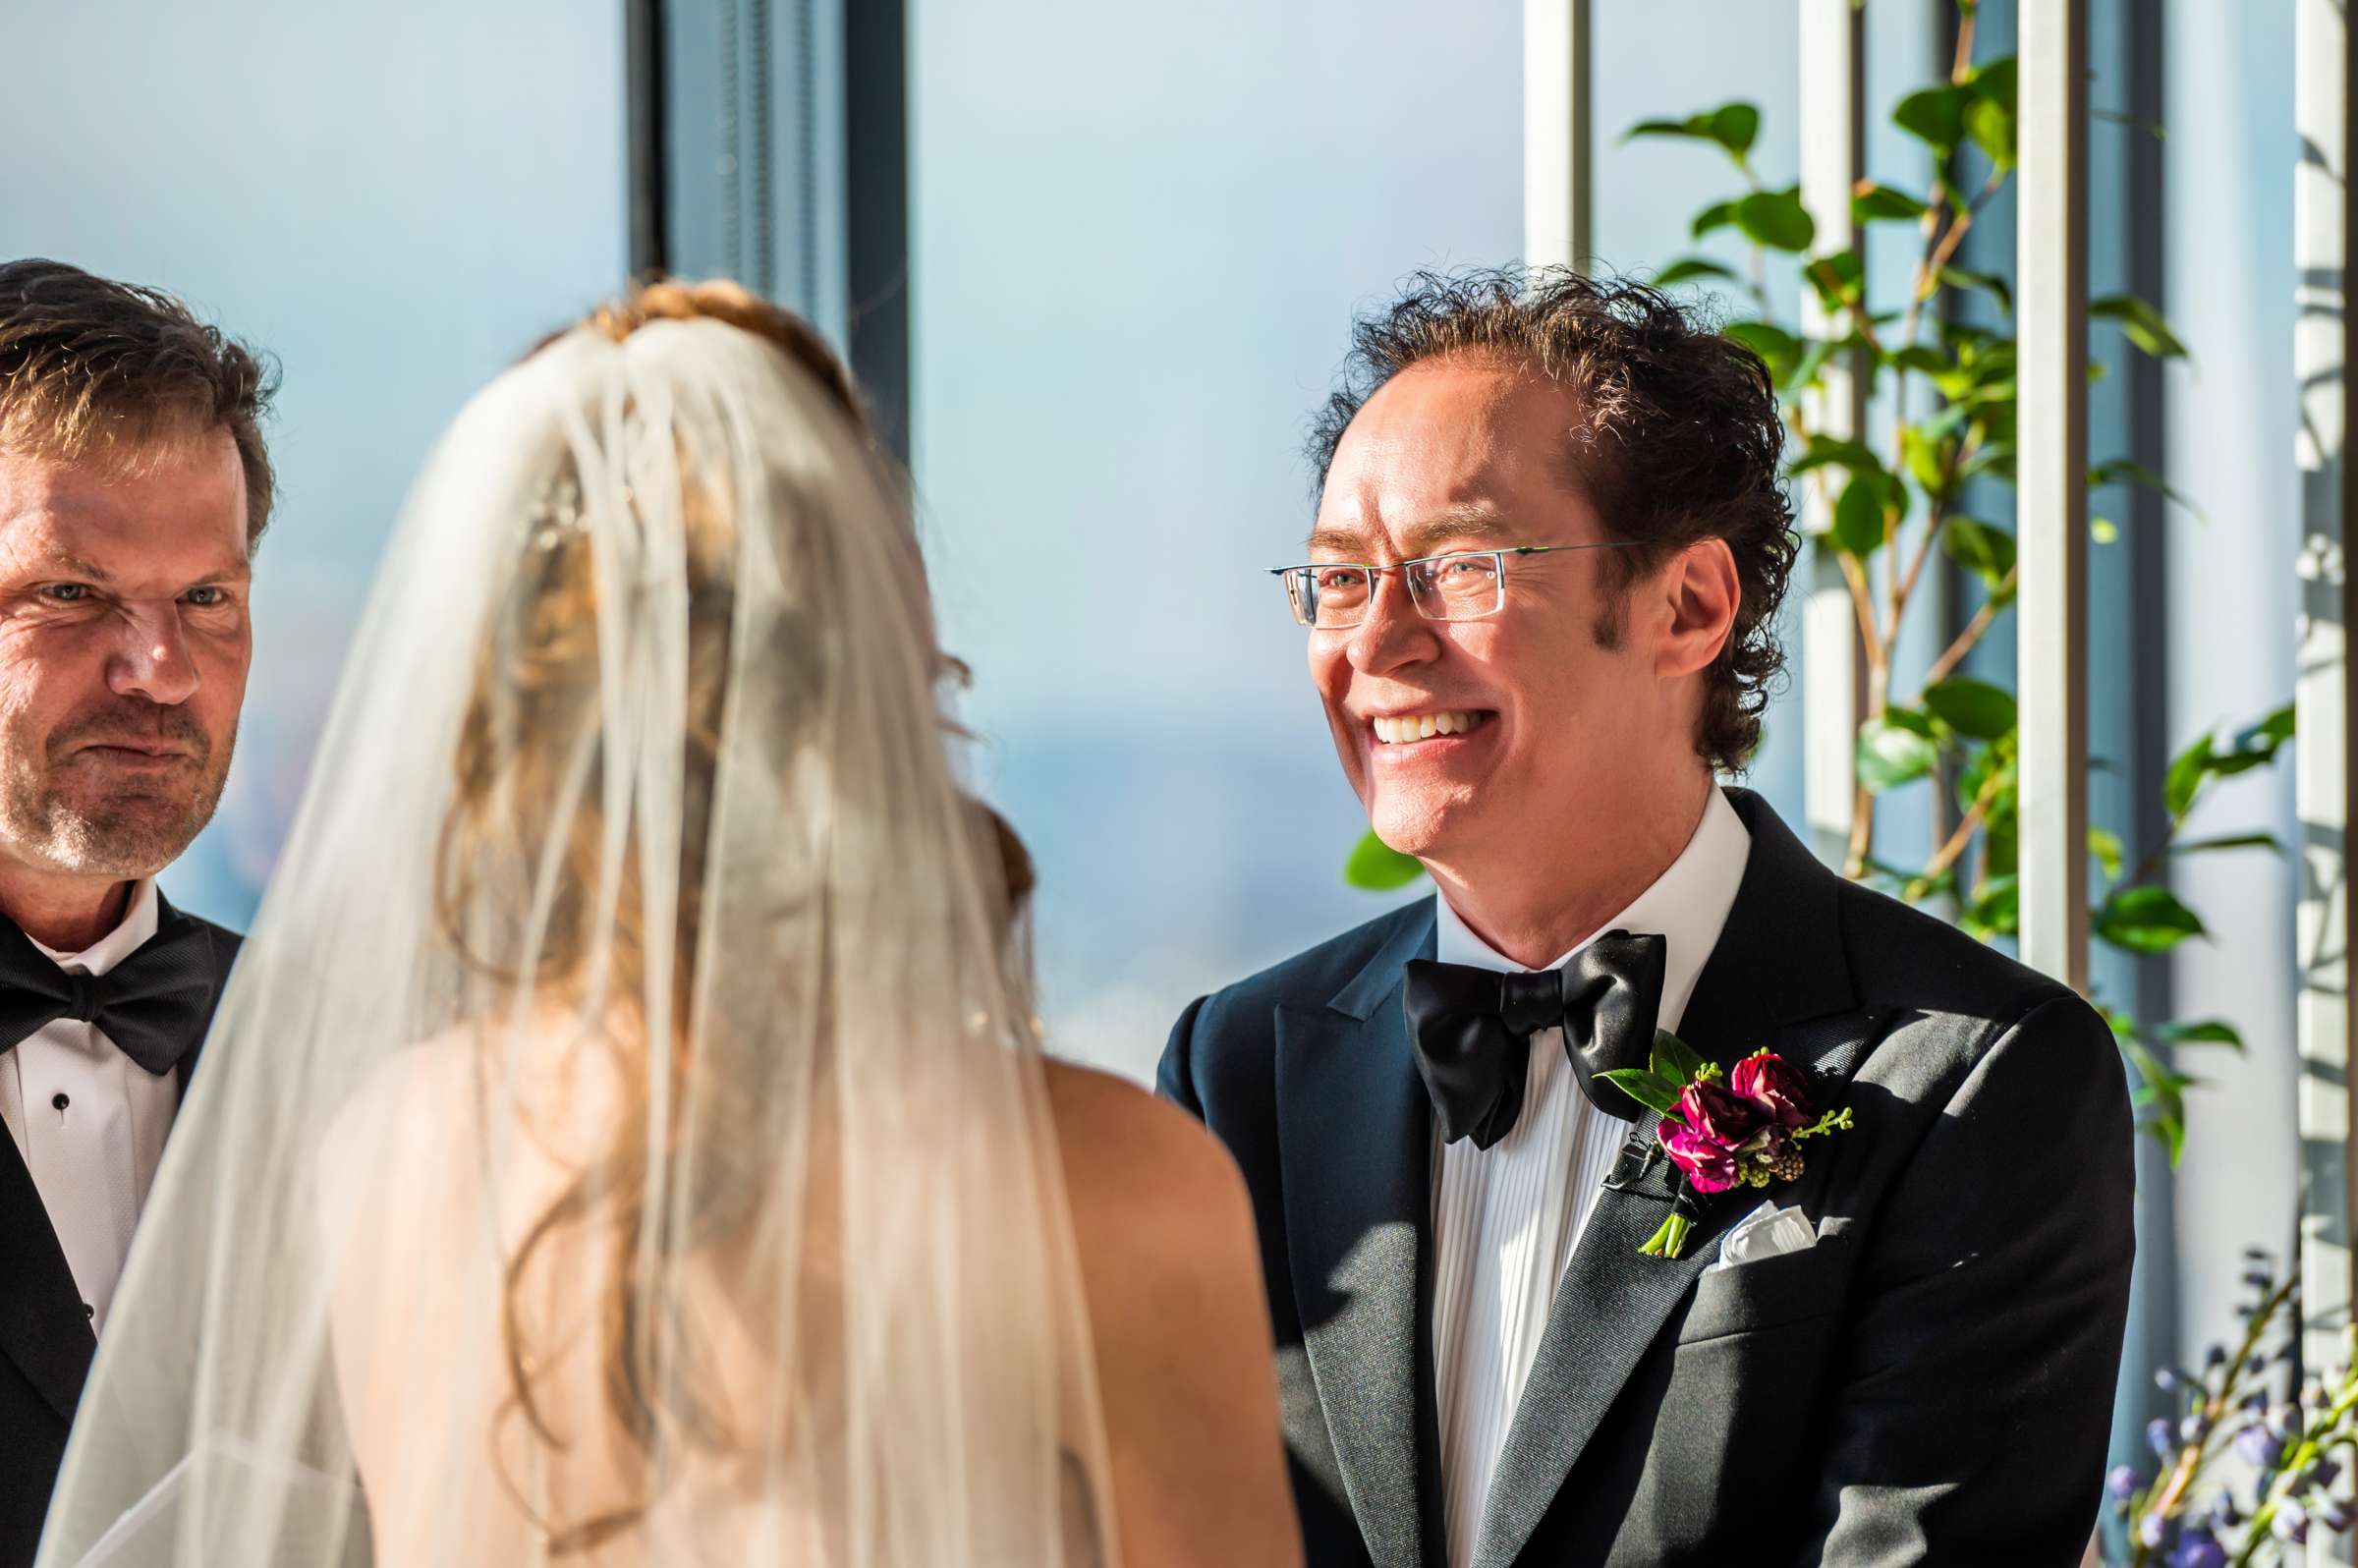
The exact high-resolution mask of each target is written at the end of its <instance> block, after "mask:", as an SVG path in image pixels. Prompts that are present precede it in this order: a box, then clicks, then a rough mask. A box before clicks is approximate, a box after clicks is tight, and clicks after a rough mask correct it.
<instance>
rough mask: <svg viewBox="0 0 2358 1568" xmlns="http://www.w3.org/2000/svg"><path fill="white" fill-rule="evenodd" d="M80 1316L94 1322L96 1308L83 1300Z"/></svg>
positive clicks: (96, 1313) (96, 1314) (96, 1312)
mask: <svg viewBox="0 0 2358 1568" xmlns="http://www.w3.org/2000/svg"><path fill="white" fill-rule="evenodd" d="M82 1316H84V1317H87V1318H89V1319H90V1320H92V1321H93V1322H95V1321H96V1320H97V1317H98V1309H97V1308H95V1307H93V1306H91V1305H90V1304H89V1303H88V1302H86V1301H85V1302H84V1303H83V1304H82Z"/></svg>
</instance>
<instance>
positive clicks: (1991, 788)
mask: <svg viewBox="0 0 2358 1568" xmlns="http://www.w3.org/2000/svg"><path fill="white" fill-rule="evenodd" d="M2004 777H2005V770H2004V769H2003V768H1998V767H1993V768H1992V769H1990V776H1989V777H1988V778H1986V779H1984V780H1982V787H1981V789H1980V790H1979V791H1977V792H1976V793H1975V795H1974V797H1973V805H1971V806H1970V807H1968V808H1966V811H1965V814H1964V816H1962V817H1961V818H1959V819H1958V821H1957V826H1956V831H1954V832H1952V833H1950V834H1949V835H1948V840H1947V842H1946V843H1944V844H1942V845H1941V846H1940V849H1939V851H1938V853H1937V854H1935V855H1934V856H1933V858H1932V859H1931V860H1930V861H1928V862H1926V863H1925V868H1924V871H1923V875H1924V876H1925V877H1926V878H1927V879H1932V878H1937V877H1938V876H1939V874H1940V873H1941V872H1942V871H1945V870H1947V869H1948V868H1950V867H1952V866H1954V865H1956V864H1957V861H1958V860H1959V859H1960V858H1961V857H1962V856H1963V855H1964V853H1965V847H1966V846H1967V845H1969V844H1971V843H1972V842H1973V834H1974V829H1976V828H1978V827H1980V826H1981V825H1982V822H1983V820H1984V819H1985V818H1986V817H1988V816H1989V814H1990V808H1991V807H1992V806H1993V805H1994V804H1995V803H1996V801H1997V793H1998V785H1999V782H2000V781H2001V780H2002V779H2003V778H2004Z"/></svg>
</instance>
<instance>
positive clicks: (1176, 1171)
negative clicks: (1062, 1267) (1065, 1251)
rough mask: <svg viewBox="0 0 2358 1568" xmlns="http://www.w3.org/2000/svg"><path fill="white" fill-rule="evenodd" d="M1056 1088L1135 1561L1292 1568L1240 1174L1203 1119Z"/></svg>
mask: <svg viewBox="0 0 2358 1568" xmlns="http://www.w3.org/2000/svg"><path fill="white" fill-rule="evenodd" d="M1047 1090H1048V1095H1047V1097H1048V1107H1049V1113H1050V1115H1051V1116H1052V1117H1053V1119H1054V1122H1055V1129H1056V1141H1057V1148H1058V1151H1059V1152H1060V1154H1061V1155H1062V1157H1063V1163H1064V1175H1065V1190H1066V1194H1067V1203H1068V1204H1069V1206H1070V1208H1071V1212H1072V1216H1073V1239H1074V1243H1075V1246H1076V1249H1077V1251H1078V1253H1079V1255H1080V1265H1081V1283H1082V1289H1083V1291H1084V1293H1085V1295H1086V1296H1087V1298H1088V1305H1089V1315H1090V1324H1091V1330H1092V1337H1093V1338H1094V1339H1095V1346H1096V1363H1097V1382H1098V1392H1099V1397H1100V1400H1101V1403H1102V1409H1103V1414H1104V1420H1105V1435H1106V1439H1107V1442H1108V1446H1109V1450H1110V1453H1111V1458H1112V1463H1113V1482H1114V1498H1115V1512H1116V1514H1117V1517H1118V1520H1119V1525H1120V1535H1121V1545H1122V1560H1123V1561H1124V1562H1125V1563H1127V1564H1129V1565H1131V1568H1166V1565H1167V1568H1177V1565H1181V1564H1196V1563H1205V1562H1218V1563H1223V1564H1230V1565H1236V1568H1293V1565H1295V1564H1298V1563H1299V1562H1300V1561H1301V1556H1300V1552H1301V1546H1300V1538H1299V1535H1298V1534H1297V1531H1296V1527H1295V1524H1294V1518H1293V1504H1292V1497H1291V1493H1290V1492H1289V1491H1288V1489H1287V1485H1286V1480H1285V1462H1284V1450H1283V1447H1282V1446H1281V1442H1280V1426H1279V1421H1278V1415H1277V1379H1276V1370H1275V1362H1274V1359H1273V1358H1274V1350H1273V1347H1272V1345H1271V1338H1270V1332H1269V1316H1268V1303H1267V1297H1266V1294H1265V1293H1264V1292H1263V1288H1262V1276H1261V1248H1260V1242H1259V1238H1258V1237H1257V1236H1256V1235H1255V1233H1254V1228H1253V1209H1252V1203H1251V1200H1250V1198H1249V1197H1248V1196H1247V1194H1246V1190H1245V1183H1244V1178H1243V1177H1242V1176H1241V1175H1239V1174H1238V1172H1237V1169H1236V1164H1235V1162H1234V1161H1233V1160H1231V1159H1230V1158H1229V1157H1228V1151H1227V1150H1226V1149H1225V1148H1222V1147H1221V1146H1220V1144H1219V1142H1218V1141H1217V1140H1216V1139H1214V1138H1213V1137H1212V1136H1211V1134H1209V1133H1208V1132H1207V1131H1205V1129H1204V1127H1203V1125H1202V1124H1201V1123H1199V1122H1198V1121H1197V1120H1196V1119H1195V1118H1194V1117H1192V1116H1190V1115H1188V1114H1187V1113H1186V1112H1185V1111H1183V1110H1181V1109H1179V1108H1178V1107H1177V1106H1175V1105H1172V1104H1169V1103H1167V1102H1165V1101H1163V1100H1160V1099H1157V1098H1155V1097H1154V1096H1153V1095H1152V1094H1150V1093H1148V1092H1146V1091H1145V1090H1143V1089H1140V1088H1138V1087H1137V1086H1136V1085H1134V1084H1131V1083H1128V1082H1126V1081H1124V1080H1122V1079H1119V1078H1115V1077H1113V1076H1111V1075H1109V1074H1106V1073H1099V1072H1093V1071H1091V1070H1089V1069H1087V1068H1081V1067H1071V1066H1064V1065H1058V1064H1053V1063H1051V1064H1050V1065H1049V1067H1048V1069H1047ZM1211 1499H1218V1500H1219V1502H1220V1506H1218V1507H1208V1508H1207V1506H1205V1505H1206V1503H1207V1501H1209V1500H1211Z"/></svg>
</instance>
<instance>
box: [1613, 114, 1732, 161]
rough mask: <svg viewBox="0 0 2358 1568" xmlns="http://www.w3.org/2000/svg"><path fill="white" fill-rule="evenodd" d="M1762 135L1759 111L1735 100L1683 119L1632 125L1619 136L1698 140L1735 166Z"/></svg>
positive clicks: (1630, 138) (1626, 139)
mask: <svg viewBox="0 0 2358 1568" xmlns="http://www.w3.org/2000/svg"><path fill="white" fill-rule="evenodd" d="M1760 134H1761V111H1760V110H1759V109H1758V108H1756V107H1755V106H1754V105H1752V104H1749V103H1745V102H1742V101H1740V100H1739V101H1737V102H1734V103H1723V104H1721V105H1720V106H1719V107H1718V108H1716V109H1707V110H1705V111H1704V112H1703V113H1701V114H1692V115H1689V116H1687V118H1685V119H1684V120H1645V121H1641V122H1639V123H1638V124H1636V125H1634V126H1631V127H1630V128H1629V130H1628V131H1627V132H1626V133H1625V134H1624V135H1623V136H1622V138H1621V140H1623V141H1634V140H1637V139H1638V138H1640V137H1683V138H1687V139H1689V140H1697V141H1711V142H1716V143H1717V144H1718V145H1719V146H1720V147H1722V148H1724V149H1725V150H1726V152H1727V155H1728V156H1729V157H1731V158H1733V159H1735V160H1736V163H1737V164H1738V166H1741V165H1742V164H1743V162H1744V157H1745V154H1746V153H1748V152H1750V151H1751V150H1752V144H1753V142H1754V141H1755V140H1758V138H1759V137H1760Z"/></svg>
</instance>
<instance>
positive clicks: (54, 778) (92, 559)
mask: <svg viewBox="0 0 2358 1568" xmlns="http://www.w3.org/2000/svg"><path fill="white" fill-rule="evenodd" d="M273 390H274V384H273V378H272V376H271V374H270V372H269V370H268V368H267V367H266V365H265V364H264V362H263V361H262V360H260V359H259V358H258V357H257V356H256V355H254V354H253V352H252V351H250V350H249V349H247V348H246V347H245V346H244V345H242V344H240V343H237V342H235V341H233V340H231V339H229V338H226V337H224V336H223V335H222V334H221V333H220V332H219V331H218V330H216V329H215V328H213V327H210V326H207V325H205V324H203V323H202V322H200V321H198V320H197V318H196V317H195V316H194V315H192V314H191V313H190V312H189V310H188V309H187V308H186V307H184V306H183V305H181V303H180V302H179V301H177V300H174V299H172V298H170V297H169V296H167V295H164V294H160V293H158V292H156V291H154V290H152V289H143V288H136V287H133V286H130V285H126V284H121V283H113V282H109V281H107V280H105V279H103V278H98V277H93V276H92V275H90V274H89V273H87V272H84V271H83V270H81V269H80V268H77V267H72V266H67V265H65V264H63V263H61V262H56V261H45V260H27V261H15V262H9V263H5V264H0V1122H5V1123H6V1125H7V1128H8V1136H7V1137H6V1138H0V1568H21V1565H24V1564H28V1563H29V1562H30V1561H31V1560H32V1555H33V1549H34V1546H35V1545H36V1543H37V1541H38V1539H39V1536H40V1529H41V1519H42V1515H43V1514H44V1513H45V1512H46V1510H47V1507H48V1501H49V1492H50V1488H51V1486H52V1484H54V1483H55V1481H56V1478H57V1470H58V1464H59V1461H60V1460H61V1459H62V1458H63V1456H64V1452H65V1445H66V1434H67V1431H68V1428H69V1427H70V1425H71V1423H72V1420H73V1416H74V1408H75V1405H76V1403H77V1402H78V1400H79V1399H80V1397H81V1393H82V1385H83V1379H84V1375H85V1374H86V1373H87V1372H88V1370H89V1365H90V1357H91V1353H92V1351H93V1350H94V1348H95V1346H96V1343H97V1334H98V1331H99V1329H100V1328H102V1327H103V1325H104V1324H105V1321H106V1314H107V1308H108V1305H109V1304H110V1302H111V1301H112V1299H113V1296H114V1292H115V1285H116V1281H117V1278H118V1276H119V1275H120V1273H121V1271H122V1268H123V1262H124V1259H125V1257H126V1256H127V1254H128V1253H129V1251H130V1248H131V1238H132V1230H133V1227H134V1226H135V1224H136V1223H137V1222H138V1219H139V1214H140V1206H141V1204H143V1203H144V1202H145V1200H146V1197H147V1189H148V1185H149V1183H150V1182H151V1181H152V1180H153V1179H154V1176H155V1170H156V1165H157V1163H158V1161H159V1160H160V1158H161V1157H162V1154H163V1148H164V1140H165V1137H166V1135H167V1134H168V1133H169V1131H170V1129H171V1126H172V1120H173V1116H174V1114H175V1112H176V1111H177V1110H178V1108H179V1105H180V1100H181V1096H182V1094H183V1092H185V1091H186V1089H187V1086H188V1081H189V1073H190V1070H191V1068H192V1067H193V1066H194V1065H195V1062H196V1059H197V1047H198V1045H199V1044H200V1043H201V1042H202V1040H203V1037H204V1032H205V1029H206V1026H207V1025H208V1024H209V1023H210V1021H211V1018H212V1012H213V1008H214V1006H215V1004H216V1003H217V1002H218V1000H219V998H220V995H221V990H222V985H223V982H224V981H225V980H226V979H227V977H228V973H229V966H230V962H231V960H232V958H233V957H234V956H235V954H236V951H237V946H238V938H237V937H236V936H235V935H234V934H232V933H231V932H229V931H226V930H223V929H222V928H221V927H219V926H217V925H214V924H210V923H209V922H205V921H201V920H197V919H196V918H194V917H192V916H188V915H184V914H182V913H181V912H179V911H177V910H175V909H173V908H172V907H171V906H170V905H169V904H168V903H166V902H165V901H164V899H163V897H162V895H161V894H160V893H159V892H157V890H156V886H155V876H156V873H157V872H159V871H161V870H162V869H163V868H165V867H166V866H168V865H170V864H171V863H172V862H173V860H175V859H176V858H177V857H178V856H179V855H180V853H181V852H182V851H183V850H185V849H186V848H188V845H189V842H190V840H192V839H194V838H195V837H196V836H197V831H198V830H199V829H201V828H202V827H203V826H204V824H205V822H206V821H207V820H208V819H209V818H210V817H211V816H212V814H213V809H214V808H215V806H216V805H218V804H219V802H220V799H221V787H222V782H223V780H224V778H225V777H226V776H227V774H228V771H229V760H230V754H231V751H232V750H233V749H234V747H235V744H236V741H237V731H238V710H239V706H240V703H241V702H242V701H243V700H244V698H245V693H246V675H247V669H248V665H249V663H250V661H251V658H252V653H253V633H252V622H251V619H250V617H249V614H248V589H249V587H250V585H251V582H252V576H253V573H252V566H251V563H252V559H253V546H254V542H255V540H256V539H258V538H259V537H260V535H261V532H262V528H263V526H264V524H265V523H266V522H267V521H268V518H269V514H270V500H271V487H272V486H271V473H270V460H269V457H268V454H267V453H266V452H265V450H264V448H263V444H262V438H261V433H260V420H261V419H262V417H263V415H264V413H265V412H266V411H267V408H268V404H269V399H270V396H271V393H272V392H273Z"/></svg>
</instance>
